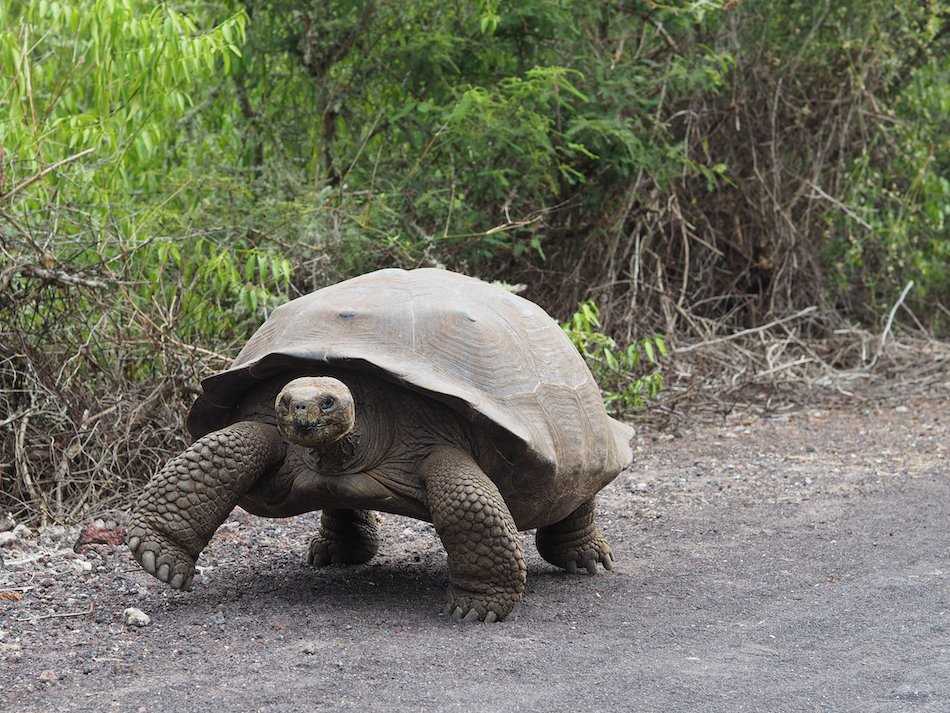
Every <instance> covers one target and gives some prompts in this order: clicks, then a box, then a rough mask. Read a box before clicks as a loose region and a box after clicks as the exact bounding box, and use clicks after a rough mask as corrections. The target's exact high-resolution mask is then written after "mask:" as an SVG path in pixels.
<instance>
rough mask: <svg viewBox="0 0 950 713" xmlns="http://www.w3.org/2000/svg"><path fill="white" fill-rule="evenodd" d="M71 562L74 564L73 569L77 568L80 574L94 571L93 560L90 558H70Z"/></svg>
mask: <svg viewBox="0 0 950 713" xmlns="http://www.w3.org/2000/svg"><path fill="white" fill-rule="evenodd" d="M69 563H70V564H71V565H72V567H73V569H75V570H76V571H77V572H79V573H80V574H81V573H83V572H91V571H92V562H90V561H88V560H70V561H69Z"/></svg>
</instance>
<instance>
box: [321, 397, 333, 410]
mask: <svg viewBox="0 0 950 713" xmlns="http://www.w3.org/2000/svg"><path fill="white" fill-rule="evenodd" d="M334 406H336V399H335V398H333V397H332V396H324V397H323V398H322V399H320V410H321V411H330V410H331V409H332V408H333V407H334Z"/></svg>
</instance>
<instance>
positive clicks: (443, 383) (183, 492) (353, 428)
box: [126, 269, 632, 622]
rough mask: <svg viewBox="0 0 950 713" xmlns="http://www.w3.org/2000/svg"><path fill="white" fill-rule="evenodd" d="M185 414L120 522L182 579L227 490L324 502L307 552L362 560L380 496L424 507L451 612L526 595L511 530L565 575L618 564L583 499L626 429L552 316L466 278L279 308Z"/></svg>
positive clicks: (432, 277)
mask: <svg viewBox="0 0 950 713" xmlns="http://www.w3.org/2000/svg"><path fill="white" fill-rule="evenodd" d="M188 429H189V431H190V432H191V434H192V436H194V438H195V439H197V440H195V442H194V443H193V444H192V445H191V446H190V447H189V448H188V449H187V450H185V451H184V452H183V453H182V454H181V455H179V456H176V457H175V458H173V459H172V460H171V461H169V462H168V463H167V464H166V465H165V467H164V468H162V469H161V470H160V471H159V472H158V473H157V474H156V475H155V476H154V477H153V478H152V479H151V481H150V482H149V483H148V485H147V486H146V487H145V490H144V492H143V493H142V495H141V496H140V498H139V500H138V502H137V504H136V506H135V509H134V512H133V515H132V518H131V521H130V523H129V527H128V530H127V539H126V542H127V544H128V546H129V548H130V549H131V551H132V553H133V555H134V556H135V558H136V559H137V560H138V561H139V563H140V564H141V565H142V567H143V568H144V569H145V570H146V571H148V572H149V573H150V574H153V575H155V576H156V577H158V578H159V579H160V580H162V581H163V582H167V583H168V584H170V585H171V586H172V587H175V588H176V589H189V588H190V586H191V581H192V576H193V574H194V570H195V560H196V558H197V557H198V554H199V553H200V552H201V551H202V549H203V548H204V547H205V546H206V545H207V544H208V541H209V540H210V539H211V536H212V535H213V534H214V531H215V530H216V529H217V528H218V526H219V525H221V524H222V522H224V520H225V518H226V517H227V516H228V513H229V512H230V511H231V510H232V509H233V508H234V507H235V506H236V505H240V506H241V507H243V508H244V509H246V510H248V511H250V512H251V513H254V514H256V515H263V516H266V517H287V516H291V515H297V514H300V513H305V512H309V511H313V510H322V515H321V524H320V533H319V534H318V535H317V537H316V538H315V539H314V540H313V541H312V543H311V545H310V553H309V561H310V563H311V564H312V565H314V566H317V567H320V566H324V565H328V564H340V565H345V564H355V563H361V562H366V561H368V560H369V559H370V558H372V557H373V555H374V554H375V553H376V551H377V548H378V544H379V536H378V534H377V523H376V516H375V514H374V513H373V511H374V510H380V511H383V512H388V513H395V514H397V515H406V516H409V517H413V518H418V519H420V520H425V521H428V522H431V523H433V524H434V526H435V530H436V532H437V533H438V535H439V537H440V538H441V540H442V543H443V545H444V546H445V549H446V552H447V553H448V567H449V579H450V587H449V606H448V611H449V612H450V613H451V614H452V615H453V616H454V617H456V618H462V619H465V620H473V619H480V620H484V621H489V622H490V621H496V620H501V619H503V618H504V617H505V616H506V615H508V614H509V613H510V612H511V610H512V608H513V607H514V606H515V605H516V604H517V603H518V602H519V601H520V600H521V599H522V597H523V595H524V588H525V563H524V555H523V552H522V546H521V537H520V536H519V534H518V531H519V530H528V529H533V528H537V533H536V537H535V541H536V543H537V547H538V551H539V552H540V554H541V556H542V557H543V558H544V559H545V560H547V561H548V562H550V563H552V564H554V565H556V566H558V567H561V568H563V569H566V570H568V571H570V572H575V571H577V570H578V569H579V568H581V569H586V570H588V571H589V572H591V573H593V572H595V571H596V568H597V564H598V563H599V564H600V565H601V566H603V567H605V568H606V569H611V567H612V562H613V560H612V555H611V552H610V546H609V545H608V544H607V541H606V540H605V539H604V536H603V534H602V533H601V532H600V530H599V529H598V528H597V527H596V525H595V524H594V496H595V494H596V493H597V492H598V491H599V490H600V489H601V488H603V487H604V486H605V485H607V483H609V482H610V481H611V480H613V479H614V478H615V477H616V476H617V474H618V473H619V472H620V470H621V469H623V468H624V467H625V466H626V465H627V464H628V463H629V462H630V460H631V457H632V455H631V451H630V446H629V441H630V438H631V435H632V432H631V429H630V428H629V427H628V426H626V425H624V424H622V423H619V422H618V421H615V420H613V419H612V418H610V417H609V416H608V415H607V413H606V411H605V410H604V405H603V402H602V400H601V394H600V390H599V389H598V387H597V384H596V383H595V382H594V379H593V377H592V376H591V373H590V371H589V370H588V368H587V366H586V365H585V363H584V360H583V359H582V358H581V356H580V355H579V354H578V353H577V351H576V349H575V348H574V347H573V345H572V344H571V342H570V341H569V340H568V338H567V337H566V335H565V334H564V333H563V331H562V330H561V329H560V327H559V326H558V324H557V323H556V322H555V321H554V320H552V319H551V317H549V316H548V315H547V313H545V312H544V311H543V310H542V309H541V308H540V307H538V306H537V305H535V304H534V303H532V302H529V301H528V300H525V299H522V298H521V297H518V296H516V295H514V294H511V293H510V292H507V291H505V290H503V289H500V288H498V287H495V286H492V285H489V284H487V283H485V282H482V281H481V280H477V279H475V278H471V277H466V276H464V275H460V274H457V273H453V272H449V271H446V270H437V269H419V270H409V271H404V270H395V269H390V270H380V271H378V272H373V273H370V274H366V275H363V276H361V277H357V278H354V279H351V280H347V281H345V282H341V283H339V284H336V285H333V286H331V287H326V288H324V289H321V290H318V291H316V292H314V293H312V294H309V295H306V296H304V297H301V298H299V299H295V300H293V301H291V302H288V303H287V304H284V305H282V306H281V307H279V308H278V309H276V310H275V311H274V312H273V314H272V315H271V316H270V318H269V319H268V320H267V321H266V322H265V323H264V324H263V326H261V328H260V329H258V331H257V332H256V333H255V334H254V335H253V336H252V337H251V339H250V341H248V343H247V345H246V346H245V347H244V349H242V350H241V353H240V354H239V355H238V356H237V358H236V359H235V360H234V362H233V364H232V365H231V367H230V368H229V369H227V370H226V371H223V372H221V373H218V374H215V375H213V376H210V377H208V378H207V379H205V380H204V381H203V382H202V394H201V395H200V396H199V397H198V399H197V400H196V401H195V404H194V405H193V406H192V409H191V412H190V413H189V415H188Z"/></svg>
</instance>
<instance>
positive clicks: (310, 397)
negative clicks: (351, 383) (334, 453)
mask: <svg viewBox="0 0 950 713" xmlns="http://www.w3.org/2000/svg"><path fill="white" fill-rule="evenodd" d="M274 410H275V412H276V414H277V430H279V431H280V434H281V435H282V436H283V437H284V438H286V439H287V440H288V441H290V442H291V443H297V444H298V445H301V446H308V447H311V448H313V447H317V446H327V445H330V444H331V443H334V442H336V441H338V440H340V439H341V438H343V436H345V435H346V434H347V433H349V432H350V431H352V430H353V425H354V423H355V422H356V407H355V405H354V404H353V394H351V393H350V390H349V389H348V388H347V386H346V384H344V383H343V382H342V381H340V380H338V379H333V378H331V377H328V376H318V377H314V376H307V377H303V378H300V379H294V380H293V381H291V382H289V383H288V384H287V385H286V386H285V387H284V388H283V389H281V391H280V393H279V394H277V400H276V402H275V403H274Z"/></svg>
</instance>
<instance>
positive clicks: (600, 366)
mask: <svg viewBox="0 0 950 713" xmlns="http://www.w3.org/2000/svg"><path fill="white" fill-rule="evenodd" d="M561 328H562V329H563V330H564V332H565V333H566V334H567V336H568V337H569V338H570V340H571V342H573V343H574V346H575V347H577V350H578V351H579V352H580V353H581V354H582V355H583V356H584V359H585V360H586V361H587V365H588V366H589V367H590V369H591V372H592V373H593V374H594V378H595V379H596V380H597V383H599V384H600V386H601V389H602V390H603V392H604V403H605V404H606V406H607V407H608V409H610V410H611V411H612V412H613V413H614V414H615V415H618V416H623V415H625V414H629V413H630V412H633V411H639V410H642V409H643V408H645V407H646V405H647V403H648V402H649V401H650V400H651V399H653V398H655V397H656V396H657V395H658V394H659V393H660V392H661V391H662V390H663V374H662V371H661V369H660V362H661V360H662V359H663V358H664V357H666V356H668V354H669V352H668V351H667V348H666V341H665V340H664V339H663V337H661V336H660V335H655V336H652V337H646V338H644V339H639V340H637V341H634V342H631V343H630V344H628V345H627V346H626V347H620V346H618V345H617V342H616V341H614V339H613V338H611V337H609V336H608V335H606V334H604V333H603V332H602V331H600V329H601V324H600V318H599V314H598V309H597V305H596V304H594V303H593V302H591V301H589V300H588V301H586V302H584V303H582V304H581V305H580V306H579V307H578V309H577V311H576V312H575V313H574V314H573V315H571V318H570V319H569V320H568V321H567V322H565V323H564V324H562V325H561Z"/></svg>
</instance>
